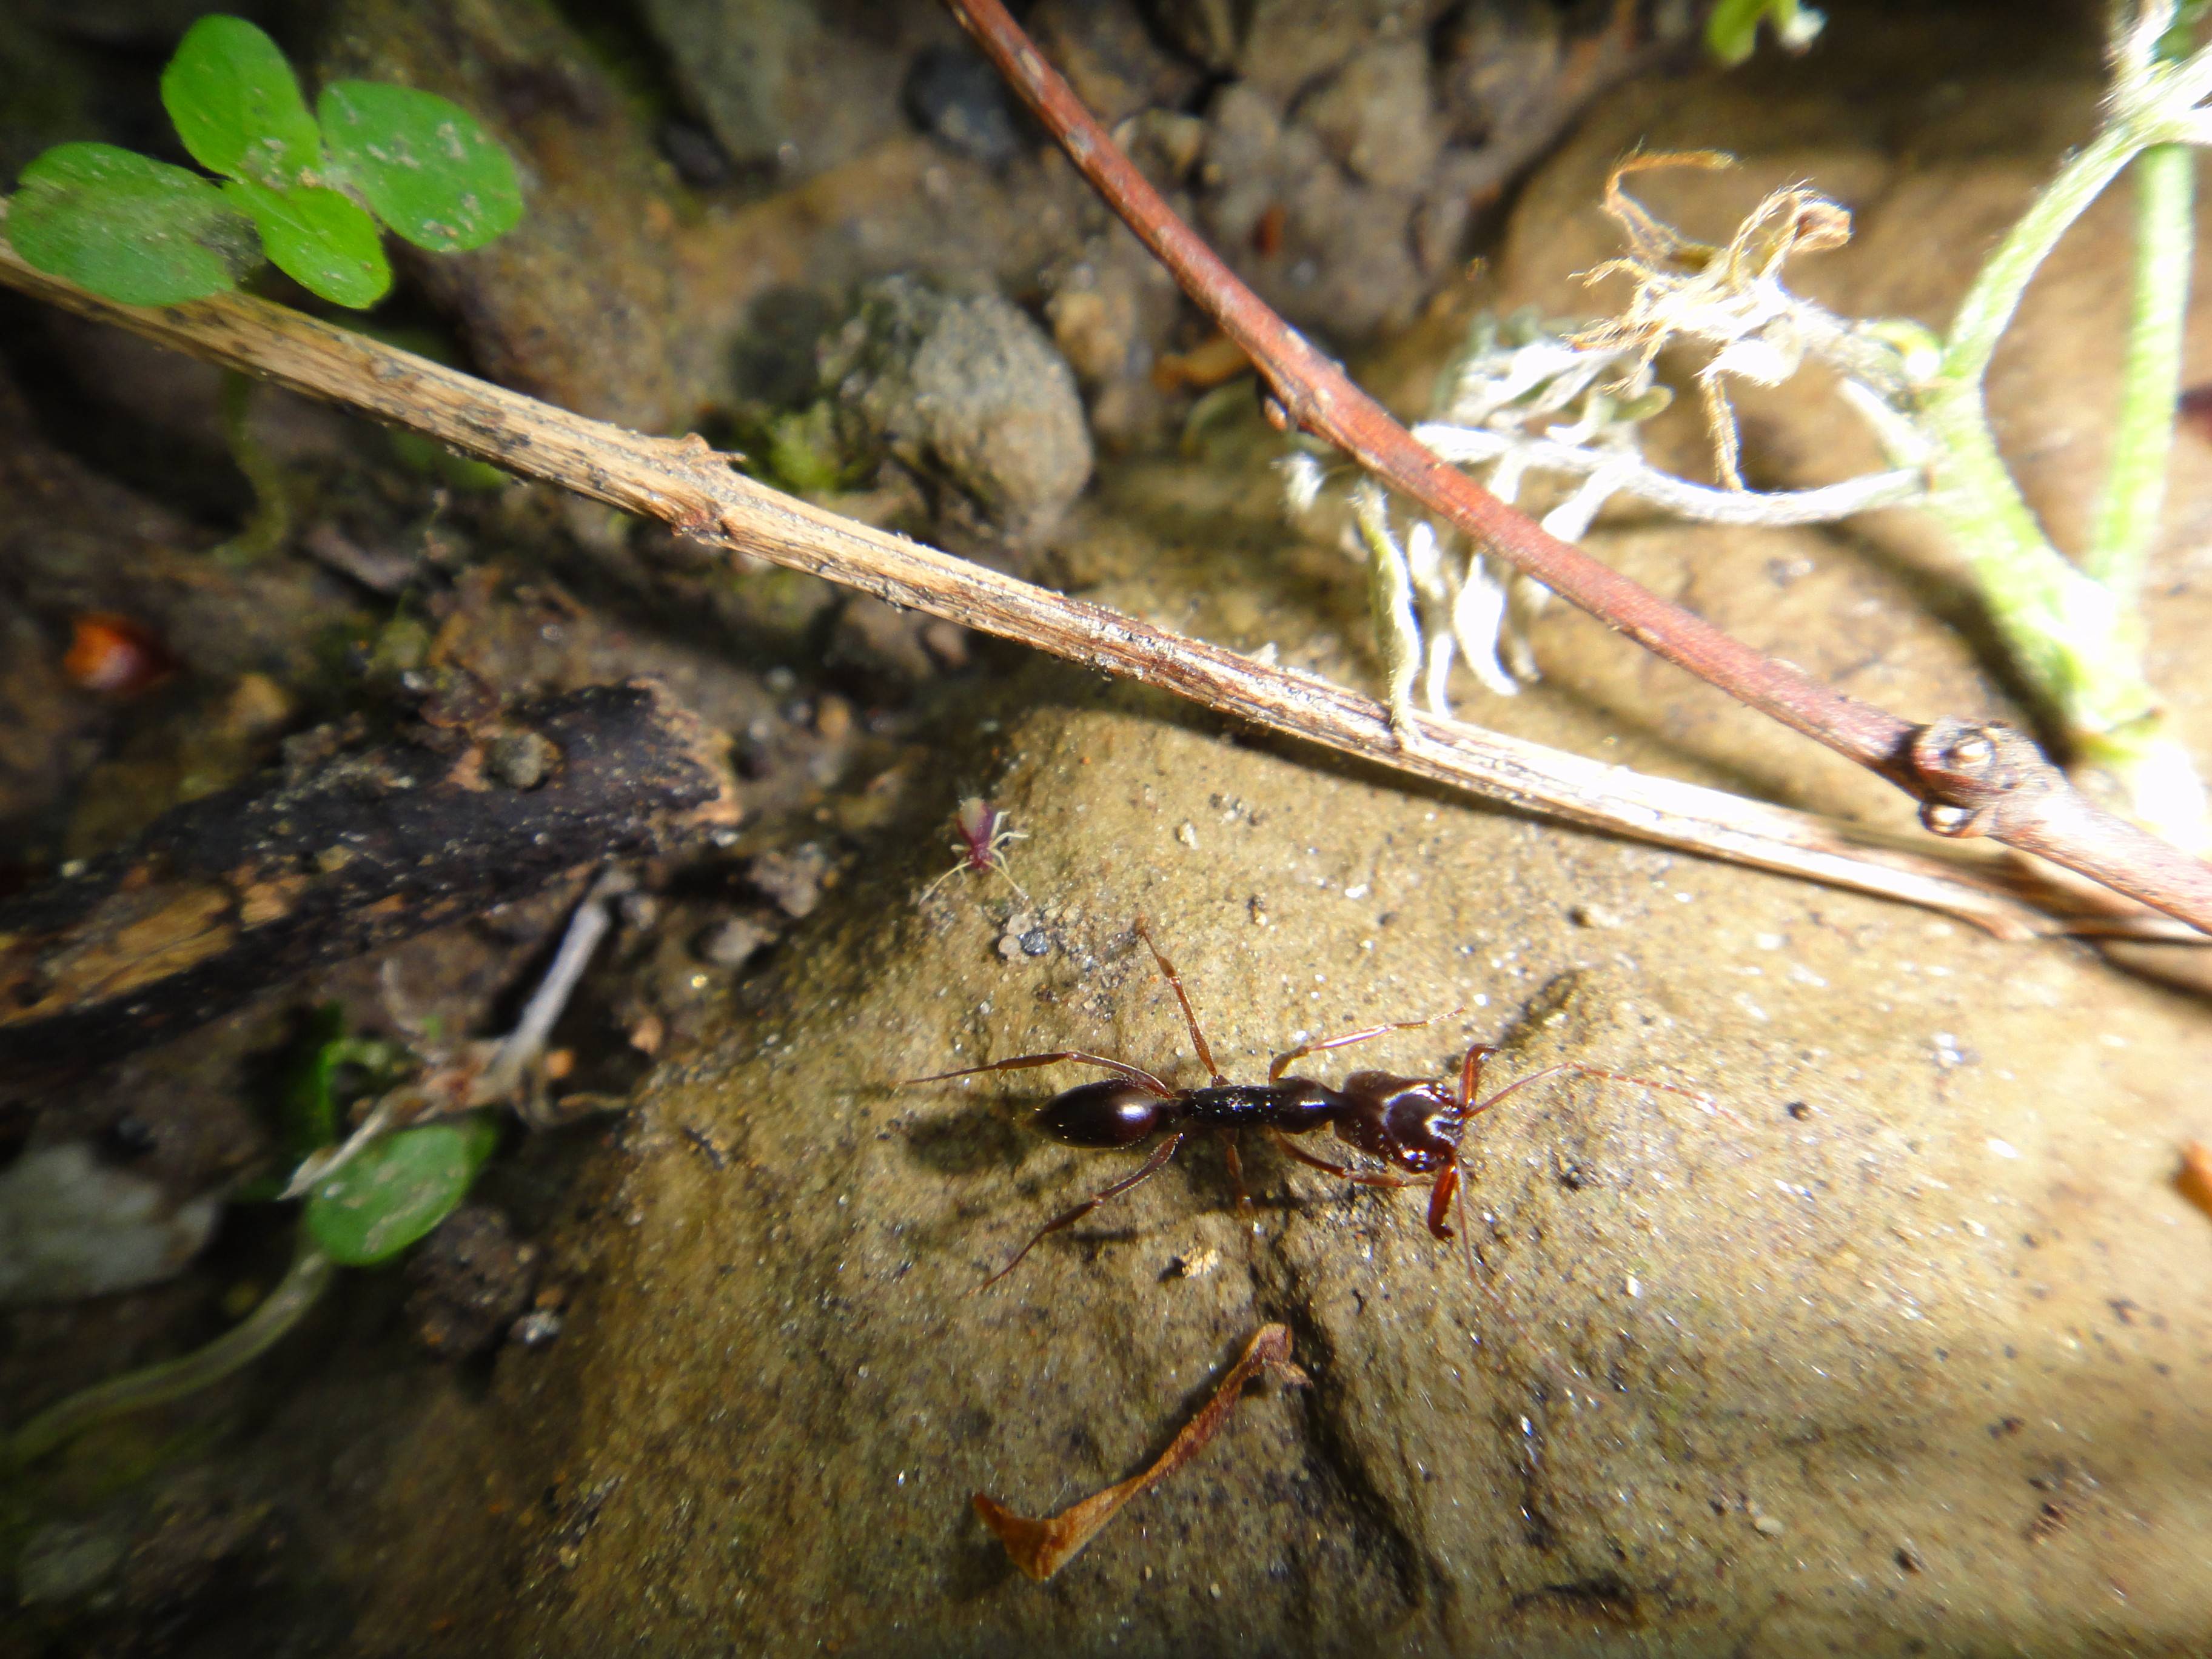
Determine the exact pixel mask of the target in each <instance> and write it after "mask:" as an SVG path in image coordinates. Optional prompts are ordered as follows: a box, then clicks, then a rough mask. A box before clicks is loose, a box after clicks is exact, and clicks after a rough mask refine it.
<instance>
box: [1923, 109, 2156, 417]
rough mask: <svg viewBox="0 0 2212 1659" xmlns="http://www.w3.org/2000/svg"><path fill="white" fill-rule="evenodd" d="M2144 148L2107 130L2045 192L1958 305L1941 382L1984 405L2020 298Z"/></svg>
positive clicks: (2122, 132) (2127, 134) (2115, 129)
mask: <svg viewBox="0 0 2212 1659" xmlns="http://www.w3.org/2000/svg"><path fill="white" fill-rule="evenodd" d="M2145 143H2146V140H2145V139H2144V138H2143V137H2141V136H2140V135H2139V134H2137V133H2136V131H2134V130H2133V129H2132V128H2131V127H2129V126H2127V125H2116V126H2112V127H2107V128H2106V130H2105V131H2102V132H2100V133H2099V134H2098V135H2097V136H2096V137H2094V138H2093V139H2091V140H2090V141H2089V143H2087V145H2086V146H2084V147H2083V148H2082V149H2080V150H2078V151H2076V152H2075V154H2074V155H2073V156H2072V157H2070V158H2069V160H2068V161H2067V162H2066V163H2065V165H2064V166H2063V167H2060V168H2059V169H2058V172H2057V174H2056V175H2055V176H2053V178H2052V179H2051V182H2050V183H2049V184H2047V185H2045V186H2044V187H2043V191H2042V193H2041V194H2040V195H2039V196H2038V197H2036V198H2035V201H2034V203H2033V205H2031V206H2030V207H2029V209H2028V210H2027V212H2026V213H2024V214H2022V215H2021V219H2020V222H2019V223H2018V224H2016V225H2015V226H2014V227H2013V228H2012V231H2011V233H2010V234H2008V235H2007V236H2006V238H2005V239H2004V240H2003V241H2002V243H2000V244H1999V245H1998V246H1997V251H1996V252H1995V253H1992V254H1991V255H1990V258H1989V261H1988V263H1987V264H1984V265H1983V267H1982V269H1981V272H1980V274H1979V275H1978V276H1976V277H1975V278H1974V285H1973V286H1972V288H1970V289H1967V290H1966V298H1965V299H1964V300H1962V301H1960V303H1959V311H1958V314H1957V315H1956V316H1955V317H1954V318H1953V319H1951V333H1950V338H1949V340H1948V343H1946V344H1945V346H1944V348H1943V363H1942V368H1941V370H1940V371H1939V375H1940V378H1941V379H1942V380H1944V381H1946V382H1948V383H1951V384H1952V385H1954V386H1959V387H1964V388H1971V389H1972V394H1973V396H1974V398H1975V401H1976V402H1977V403H1978V402H1979V401H1980V396H1981V384H1982V377H1983V376H1984V374H1987V373H1988V372H1989V367H1990V358H1991V357H1992V356H1995V355H1996V349H1997V342H1998V341H1999V340H2000V339H2002V338H2003V337H2004V331H2005V330H2006V329H2008V327H2010V326H2011V325H2012V315H2013V313H2014V312H2015V311H2017V310H2018V309H2019V308H2020V296H2021V295H2022V294H2023V293H2025V292H2026V291H2027V284H2028V283H2029V281H2030V280H2031V279H2032V278H2033V276H2034V275H2035V273H2036V272H2037V270H2039V269H2041V268H2042V264H2043V262H2044V261H2045V259H2047V258H2050V257H2051V249H2052V248H2054V247H2056V246H2058V239H2059V238H2060V237H2062V236H2063V235H2064V234H2066V232H2067V230H2068V228H2069V227H2070V226H2071V225H2072V224H2073V222H2075V220H2076V219H2078V218H2080V217H2081V215H2082V213H2083V212H2084V211H2085V210H2087V207H2088V205H2089V204H2090V203H2092V202H2093V201H2095V200H2096V199H2097V197H2098V196H2099V195H2100V193H2101V192H2102V191H2103V190H2104V188H2105V186H2106V185H2109V184H2110V183H2112V180H2113V179H2115V178H2117V177H2118V175H2119V172H2120V169H2121V168H2123V167H2126V166H2127V164H2128V163H2129V162H2130V161H2132V160H2133V159H2134V158H2135V156H2136V152H2138V151H2139V150H2141V149H2142V148H2143V147H2144V144H2145Z"/></svg>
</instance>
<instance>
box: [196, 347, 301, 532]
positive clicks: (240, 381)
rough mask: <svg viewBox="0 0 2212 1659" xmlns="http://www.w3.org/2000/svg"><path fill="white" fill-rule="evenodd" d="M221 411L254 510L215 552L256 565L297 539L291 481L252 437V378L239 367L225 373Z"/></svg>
mask: <svg viewBox="0 0 2212 1659" xmlns="http://www.w3.org/2000/svg"><path fill="white" fill-rule="evenodd" d="M222 436H223V442H224V443H225V444H226V445H228V447H229V449H230V458H231V459H232V460H233V461H234V462H236V463H237V465H238V470H239V471H240V472H243V473H244V474H245V475H246V483H250V484H252V486H253V512H252V515H251V516H250V517H248V518H247V520H246V523H245V525H244V526H242V527H241V528H240V531H239V532H238V534H236V535H235V536H233V537H232V538H230V539H229V540H228V541H227V542H224V543H222V544H220V545H218V546H216V547H215V548H214V549H212V550H211V551H212V552H213V554H214V555H215V556H216V557H217V558H219V559H222V560H223V561H225V562H228V563H231V564H252V563H254V562H257V561H258V560H261V559H265V558H267V557H268V556H270V554H272V553H274V552H276V550H278V549H280V548H282V547H283V545H284V544H285V543H286V542H288V541H289V540H290V539H291V538H292V486H291V480H290V479H289V478H288V477H285V476H284V469H283V467H282V466H280V465H277V464H276V457H274V456H273V455H271V454H270V453H269V452H268V451H267V450H266V449H264V448H263V447H262V445H261V441H260V440H259V439H258V438H256V437H255V436H254V435H253V382H252V380H250V379H249V378H248V377H246V375H243V374H240V373H239V372H238V371H237V370H235V369H226V370H224V371H223V376H222Z"/></svg>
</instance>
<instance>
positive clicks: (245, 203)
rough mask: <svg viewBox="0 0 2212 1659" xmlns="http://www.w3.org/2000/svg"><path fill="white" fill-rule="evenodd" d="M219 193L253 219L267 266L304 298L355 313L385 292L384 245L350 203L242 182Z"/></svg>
mask: <svg viewBox="0 0 2212 1659" xmlns="http://www.w3.org/2000/svg"><path fill="white" fill-rule="evenodd" d="M222 190H223V194H224V195H225V196H227V197H229V198H230V199H231V200H232V202H234V204H237V205H238V206H239V207H240V208H242V209H243V210H245V211H246V212H247V213H248V214H250V215H252V219H253V223H254V227H255V228H257V229H258V230H259V231H260V233H261V241H262V245H263V246H264V247H266V248H267V249H268V251H269V258H270V263H271V264H274V265H275V266H276V269H277V270H281V271H283V273H284V274H285V275H286V276H289V277H290V278H292V280H293V281H295V282H296V283H299V284H300V286H301V287H302V288H304V289H307V291H308V292H309V293H311V294H319V295H322V296H323V298H325V300H329V301H333V302H334V303H336V304H338V305H342V306H351V307H354V308H355V309H356V310H357V311H358V310H362V309H364V308H366V307H369V306H373V305H374V304H375V303H376V302H377V301H379V300H381V299H382V298H383V297H384V296H385V295H386V293H387V292H388V291H390V289H391V287H392V266H391V265H390V264H389V263H387V262H386V259H385V257H384V239H383V237H382V235H381V234H380V233H379V232H378V230H377V228H376V221H375V220H374V219H372V218H370V217H369V216H368V211H367V210H365V209H363V208H362V206H361V205H360V204H357V203H356V202H355V201H354V199H353V198H352V197H349V196H342V195H340V194H339V193H338V192H337V191H334V190H325V189H323V188H321V187H320V186H318V185H302V186H301V187H300V188H298V189H295V190H271V189H270V188H269V187H268V186H267V185H257V184H254V183H252V182H251V181H250V180H248V179H232V180H231V181H230V182H229V183H228V184H227V185H224V186H223V187H222Z"/></svg>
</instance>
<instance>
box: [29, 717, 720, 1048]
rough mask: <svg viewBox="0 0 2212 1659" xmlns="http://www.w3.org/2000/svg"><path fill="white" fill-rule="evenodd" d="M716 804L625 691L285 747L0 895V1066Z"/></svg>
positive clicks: (694, 818)
mask: <svg viewBox="0 0 2212 1659" xmlns="http://www.w3.org/2000/svg"><path fill="white" fill-rule="evenodd" d="M737 816H738V808H737V803H736V799H735V796H734V793H733V791H732V785H731V783H730V780H729V775H728V774H727V772H726V769H725V768H724V765H723V763H722V760H721V757H720V752H719V745H718V744H717V743H716V742H715V740H714V738H712V737H711V735H710V734H709V733H708V732H707V730H706V729H705V728H704V727H702V726H701V724H700V723H699V721H698V720H696V718H695V717H694V716H693V715H691V714H690V713H688V712H687V711H685V710H684V709H683V708H680V707H678V705H677V704H676V703H675V702H673V701H672V700H671V699H670V698H669V697H668V696H666V694H665V692H663V691H662V690H660V689H659V688H658V687H656V686H653V685H652V684H644V683H640V684H630V685H619V686H595V687H591V688H588V689H586V690H581V691H574V692H570V693H568V694H566V695H564V696H556V697H552V698H549V699H546V700H544V701H543V702H536V703H532V704H528V705H525V706H522V707H519V708H513V709H510V710H508V711H507V712H506V713H505V714H502V715H499V716H497V717H496V718H495V719H493V720H488V721H485V722H483V723H480V724H478V725H476V726H472V727H471V728H469V729H466V730H456V729H453V728H450V727H448V728H445V729H439V728H435V727H431V726H421V727H418V728H416V731H415V732H413V733H411V734H409V735H403V736H400V737H398V738H393V739H392V740H390V741H388V742H383V743H380V744H376V745H374V746H372V747H367V748H362V749H357V750H353V751H351V752H340V753H337V754H335V755H331V756H326V757H320V758H310V757H306V756H304V755H295V760H294V763H292V764H291V765H290V766H289V767H288V768H287V769H286V770H285V771H283V772H282V773H278V774H274V775H264V776H263V777H260V778H258V779H255V780H253V781H250V782H248V783H246V784H243V785H241V786H240V787H238V788H235V789H233V790H228V791H226V792H225V793H222V794H219V795H213V796H210V797H209V798H207V799H204V800H197V801H193V802H191V803H190V804H189V805H184V806H179V807H178V808H176V809H174V810H173V811H170V812H168V813H167V814H165V815H164V816H162V817H161V818H159V819H157V820H156V821H155V823H154V824H153V825H152V826H151V827H150V828H149V829H148V830H147V831H146V832H145V833H144V834H143V836H140V837H138V839H137V840H136V841H135V842H131V844H129V845H127V846H125V847H124V848H119V849H118V850H117V851H115V852H113V853H111V854H107V855H106V856H104V857H102V858H100V859H97V860H90V861H88V863H87V864H85V865H84V866H82V867H81V868H78V869H76V870H74V871H72V872H70V873H69V874H66V875H64V876H63V877H61V878H58V879H57V880H55V881H53V882H52V883H49V884H46V885H45V886H43V887H40V888H37V889H34V890H32V891H30V892H27V893H24V894H21V895H20V896H17V897H15V898H13V899H10V900H9V901H7V902H5V903H0V1073H21V1072H27V1071H40V1072H44V1071H47V1070H50V1069H63V1068H71V1067H75V1066H84V1065H90V1064H96V1063H98V1062H100V1061H101V1060H106V1059H110V1058H112V1057H113V1056H115V1055H117V1054H122V1053H125V1052H126V1051H128V1050H130V1049H132V1048H139V1047H142V1046H143V1045H144V1044H146V1043H149V1042H155V1041H156V1040H158V1039H160V1038H162V1037H165V1036H173V1035H174V1034H175V1033H177V1032H179V1031H180V1030H185V1029H187V1028H188V1027H190V1026H191V1025H193V1024H197V1023H199V1022H201V1021H204V1020H206V1019H210V1018H213V1017H215V1016H216V1015H217V1014H219V1013H222V1012H225V1011H226V1010H228V1009H229V1008H232V1007H234V1006H237V1005H238V1003H240V1001H241V1000H244V999H245V998H246V997H247V996H249V995H251V994H253V993H254V992H256V991H258V990H261V989H263V988H264V987H268V986H270V985H273V984H275V983H276V982H278V981H281V980H283V979H286V978H288V977H290V976H292V975H296V974H298V973H300V972H302V971H303V970H306V969H312V968H315V967H319V966H322V965H324V964H327V963H333V962H337V961H341V960H343V959H344V958H346V957H352V956H357V955H360V954H362V953H363V952H365V951H373V950H377V949H380V948H382V947H384V946H386V945H392V943H394V942H395V941H397V940H399V939H405V938H407V937H409V936H410V935H411V934H415V933H422V932H423V931H424V930H425V929H427V928H430V927H438V926H440V925H441V924H443V923H447V922H452V921H459V920H461V919H462V918H465V917H466V916H468V915H471V914H473V913H475V912H477V911H481V910H483V909H485V908H489V907H490V906H492V905H495V904H498V903H500V902H503V901H506V900H509V899H513V898H517V897H520V896H524V895H526V894H529V893H532V892H534V891H536V890H538V889H540V888H542V887H544V886H545V885H546V884H549V883H550V882H551V881H553V880H554V879H555V878H557V877H559V876H561V875H562V874H563V873H564V872H568V871H571V870H574V869H577V868H578V867H580V866H588V865H590V864H592V863H595V862H597V861H598V860H601V859H603V858H607V857H610V856H614V855H617V854H632V853H639V852H643V851H647V850H650V849H654V848H661V847H665V846H668V845H671V844H673V843H675V842H679V841H681V840H683V839H684V838H686V837H687V836H691V835H694V834H696V833H699V832H702V831H704V830H707V829H711V828H713V827H715V826H719V825H723V824H728V823H734V822H735V821H736V819H737Z"/></svg>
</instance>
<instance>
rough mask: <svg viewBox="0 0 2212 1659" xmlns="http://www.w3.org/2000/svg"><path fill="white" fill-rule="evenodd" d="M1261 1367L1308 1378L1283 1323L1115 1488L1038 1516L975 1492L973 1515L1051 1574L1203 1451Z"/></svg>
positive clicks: (1024, 1559) (1268, 1328)
mask: <svg viewBox="0 0 2212 1659" xmlns="http://www.w3.org/2000/svg"><path fill="white" fill-rule="evenodd" d="M1261 1370H1268V1371H1273V1373H1274V1374H1275V1375H1276V1376H1278V1377H1279V1378H1280V1379H1281V1380H1282V1381H1283V1382H1285V1383H1291V1384H1298V1383H1304V1382H1305V1381H1306V1375H1305V1373H1304V1371H1302V1370H1299V1369H1298V1368H1297V1366H1296V1365H1293V1364H1291V1332H1290V1328H1289V1327H1288V1326H1287V1325H1262V1326H1261V1328H1260V1329H1259V1332H1258V1334H1256V1335H1255V1336H1254V1337H1253V1339H1252V1340H1251V1341H1249V1343H1247V1344H1246V1345H1245V1346H1244V1353H1243V1358H1240V1359H1239V1360H1237V1363H1236V1364H1234V1365H1231V1367H1230V1368H1229V1371H1228V1374H1227V1375H1226V1376H1224V1377H1223V1378H1222V1379H1221V1381H1220V1382H1219V1383H1218V1384H1216V1385H1215V1388H1214V1390H1213V1393H1212V1395H1211V1397H1209V1398H1208V1399H1207V1401H1206V1404H1204V1405H1203V1406H1201V1407H1199V1409H1198V1414H1197V1415H1196V1416H1195V1417H1194V1418H1192V1419H1190V1421H1189V1422H1188V1423H1186V1424H1184V1425H1182V1431H1181V1432H1179V1433H1178V1434H1177V1435H1176V1437H1175V1438H1174V1439H1173V1440H1172V1441H1170V1443H1169V1444H1168V1449H1166V1450H1165V1451H1164V1452H1162V1453H1161V1454H1160V1455H1159V1456H1158V1459H1157V1460H1156V1461H1155V1462H1153V1464H1152V1467H1151V1468H1148V1469H1146V1471H1145V1472H1144V1473H1143V1474H1137V1475H1132V1476H1131V1477H1130V1478H1129V1479H1128V1480H1124V1481H1122V1482H1121V1484H1120V1485H1118V1486H1109V1487H1107V1488H1106V1490H1105V1491H1103V1492H1093V1493H1092V1494H1091V1496H1090V1497H1088V1498H1085V1499H1083V1500H1082V1501H1081V1502H1080V1503H1077V1504H1070V1505H1069V1506H1068V1507H1067V1508H1066V1509H1064V1510H1061V1511H1060V1513H1059V1514H1058V1515H1051V1516H1042V1517H1041V1518H1032V1517H1031V1516H1026V1515H1016V1514H1015V1513H1014V1512H1013V1511H1012V1510H1010V1509H1008V1508H1006V1505H1005V1504H1000V1503H996V1502H994V1500H993V1499H991V1498H987V1497H985V1496H984V1495H983V1494H982V1493H981V1492H977V1493H976V1494H975V1514H976V1516H977V1517H978V1518H979V1519H981V1522H983V1524H984V1525H985V1526H987V1527H988V1528H990V1529H991V1530H992V1531H993V1532H994V1533H995V1534H998V1539H999V1541H1000V1543H1001V1544H1004V1545H1005V1546H1006V1553H1007V1554H1008V1555H1010V1556H1012V1558H1013V1562H1014V1565H1016V1566H1018V1567H1019V1568H1020V1569H1021V1570H1022V1571H1024V1572H1025V1573H1027V1574H1028V1575H1029V1576H1030V1577H1032V1578H1038V1579H1043V1578H1049V1577H1052V1576H1053V1574H1054V1573H1056V1572H1058V1571H1060V1569H1061V1568H1062V1567H1064V1566H1066V1565H1067V1564H1068V1563H1069V1562H1070V1561H1073V1559H1075V1558H1076V1556H1077V1555H1078V1554H1079V1553H1081V1552H1082V1549H1083V1547H1084V1546H1085V1544H1088V1543H1089V1542H1090V1541H1091V1540H1092V1539H1094V1538H1096V1537H1097V1535H1098V1533H1099V1530H1100V1528H1103V1527H1104V1526H1105V1524H1106V1523H1107V1522H1109V1521H1111V1520H1112V1519H1113V1518H1114V1517H1115V1516H1116V1515H1118V1514H1120V1513H1121V1510H1122V1508H1123V1506H1124V1505H1126V1504H1127V1503H1128V1502H1129V1500H1130V1499H1132V1498H1139V1497H1142V1496H1143V1495H1144V1494H1145V1493H1146V1492H1150V1491H1151V1490H1152V1488H1153V1487H1154V1486H1158V1485H1159V1484H1160V1482H1161V1481H1163V1480H1166V1479H1167V1478H1168V1477H1169V1476H1170V1475H1171V1474H1174V1473H1175V1472H1176V1470H1177V1469H1179V1468H1182V1466H1183V1465H1184V1464H1186V1463H1188V1462H1190V1460H1191V1459H1192V1458H1194V1457H1195V1456H1197V1455H1199V1453H1200V1452H1201V1451H1203V1450H1204V1449H1206V1442H1207V1441H1209V1440H1211V1439H1212V1438H1213V1437H1214V1436H1215V1435H1217V1434H1218V1433H1220V1432H1221V1425H1223V1424H1225V1423H1226V1422H1227V1421H1228V1420H1229V1413H1231V1412H1233V1411H1235V1410H1236V1409H1237V1401H1238V1400H1239V1399H1241V1398H1242V1397H1243V1393H1244V1385H1245V1384H1246V1383H1249V1382H1250V1381H1251V1380H1252V1379H1253V1377H1254V1376H1256V1375H1258V1374H1259V1373H1260V1372H1261Z"/></svg>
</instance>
